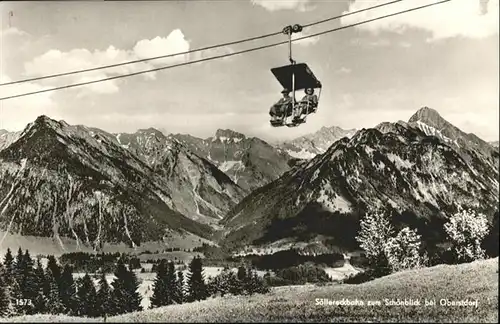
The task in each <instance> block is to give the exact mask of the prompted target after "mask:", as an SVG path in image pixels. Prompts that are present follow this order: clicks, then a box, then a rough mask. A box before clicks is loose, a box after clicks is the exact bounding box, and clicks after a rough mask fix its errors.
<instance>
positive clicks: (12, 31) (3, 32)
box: [0, 27, 29, 37]
mask: <svg viewBox="0 0 500 324" xmlns="http://www.w3.org/2000/svg"><path fill="white" fill-rule="evenodd" d="M28 35H29V34H28V33H27V32H25V31H22V30H19V29H17V28H16V27H9V28H7V29H5V30H1V31H0V37H7V36H28Z"/></svg>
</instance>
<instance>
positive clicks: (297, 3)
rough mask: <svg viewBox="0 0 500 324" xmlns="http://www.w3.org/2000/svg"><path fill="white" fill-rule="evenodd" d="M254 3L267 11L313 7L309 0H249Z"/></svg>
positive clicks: (308, 8) (299, 9)
mask: <svg viewBox="0 0 500 324" xmlns="http://www.w3.org/2000/svg"><path fill="white" fill-rule="evenodd" d="M251 1H252V3H253V4H254V5H258V6H261V7H264V8H266V9H267V10H269V11H278V10H296V11H299V12H305V11H310V10H312V9H314V8H313V7H312V6H311V5H310V1H309V0H251Z"/></svg>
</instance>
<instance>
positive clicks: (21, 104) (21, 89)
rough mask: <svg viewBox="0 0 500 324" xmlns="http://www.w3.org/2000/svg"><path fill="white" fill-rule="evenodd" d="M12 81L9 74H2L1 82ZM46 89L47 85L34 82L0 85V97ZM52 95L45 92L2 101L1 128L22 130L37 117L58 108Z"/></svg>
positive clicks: (0, 111) (0, 106)
mask: <svg viewBox="0 0 500 324" xmlns="http://www.w3.org/2000/svg"><path fill="white" fill-rule="evenodd" d="M11 81H12V79H10V78H9V77H8V76H7V75H0V83H7V82H11ZM44 89H47V87H44V86H41V85H39V84H36V83H32V82H26V83H20V84H13V85H7V86H0V97H2V98H4V97H9V96H14V95H17V94H22V93H26V92H34V91H40V90H44ZM52 95H53V93H52V92H43V93H39V94H36V95H32V96H26V97H19V98H13V99H7V100H2V101H0V129H2V128H4V129H7V130H12V131H14V130H15V131H17V130H21V129H23V128H24V127H25V126H26V123H27V122H29V121H32V120H34V119H36V118H37V117H38V116H40V115H42V114H49V113H52V112H53V111H54V109H56V108H57V104H56V103H55V101H54V100H53V98H52ZM20 112H22V113H20ZM52 114H53V113H52ZM20 116H22V118H20Z"/></svg>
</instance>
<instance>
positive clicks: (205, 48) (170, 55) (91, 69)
mask: <svg viewBox="0 0 500 324" xmlns="http://www.w3.org/2000/svg"><path fill="white" fill-rule="evenodd" d="M402 1H404V0H395V1H391V2H387V3H383V4H379V5H376V6H373V7H368V8H364V9H360V10H356V11H352V12H349V13H346V14H342V15H339V16H335V17H330V18H327V19H323V20H320V21H316V22H313V23H309V24H307V25H304V26H303V27H310V26H314V25H318V24H322V23H325V22H328V21H331V20H335V19H339V18H342V17H346V16H350V15H354V14H357V13H360V12H364V11H369V10H373V9H376V8H380V7H384V6H387V5H390V4H394V3H396V2H402ZM281 33H282V31H279V32H274V33H270V34H265V35H260V36H254V37H250V38H245V39H240V40H236V41H231V42H227V43H221V44H217V45H211V46H206V47H201V48H196V49H192V50H189V51H185V52H178V53H172V54H166V55H161V56H155V57H149V58H144V59H139V60H133V61H127V62H122V63H116V64H111V65H103V66H98V67H94V68H88V69H81V70H75V71H70V72H63V73H56V74H51V75H45V76H40V77H34V78H30V79H23V80H16V81H10V82H5V83H0V86H6V85H11V84H18V83H23V82H31V81H37V80H44V79H51V78H56V77H62V76H67V75H73V74H78V73H85V72H91V71H98V70H102V69H109V68H114V67H118V66H123V65H129V64H135V63H141V62H147V61H153V60H158V59H164V58H170V57H174V56H179V55H187V54H191V53H196V52H201V51H206V50H211V49H216V48H219V47H224V46H230V45H237V44H242V43H247V42H251V41H255V40H259V39H264V38H269V37H272V36H277V35H280V34H281Z"/></svg>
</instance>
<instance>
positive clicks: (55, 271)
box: [0, 249, 141, 316]
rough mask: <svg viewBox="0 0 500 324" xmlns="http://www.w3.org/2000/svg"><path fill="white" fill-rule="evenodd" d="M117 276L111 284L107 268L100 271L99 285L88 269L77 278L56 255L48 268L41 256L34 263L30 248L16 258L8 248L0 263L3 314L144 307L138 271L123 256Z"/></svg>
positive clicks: (114, 311) (0, 310) (100, 313)
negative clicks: (42, 262) (142, 305)
mask: <svg viewBox="0 0 500 324" xmlns="http://www.w3.org/2000/svg"><path fill="white" fill-rule="evenodd" d="M114 276H115V279H114V280H113V282H112V284H111V285H109V284H108V281H107V280H106V274H105V272H99V273H98V282H97V286H98V287H97V289H96V285H95V283H94V280H93V279H92V278H91V277H90V275H89V274H88V273H85V275H84V276H83V277H81V278H78V279H76V280H75V279H74V278H73V269H72V267H71V266H70V265H65V266H64V267H61V266H60V265H59V264H58V263H57V261H56V259H55V258H54V257H53V256H49V257H48V262H47V267H45V268H44V267H43V266H42V264H41V261H40V259H38V260H37V261H36V266H35V265H34V261H33V259H32V258H31V256H30V254H29V251H28V250H26V252H25V253H23V252H22V250H21V249H19V251H18V253H17V256H16V258H15V259H14V258H13V257H12V254H11V251H10V250H7V253H6V255H5V258H4V262H3V264H2V263H0V282H1V284H0V315H2V316H14V315H24V314H43V313H47V314H68V315H74V316H106V315H115V314H122V313H126V312H130V311H135V310H140V309H141V305H140V303H141V296H140V295H139V294H138V292H137V288H138V287H139V281H138V278H137V277H136V275H135V273H134V272H132V271H130V270H128V269H127V267H126V266H125V264H124V263H123V261H122V260H121V259H119V260H118V262H117V263H116V267H115V271H114Z"/></svg>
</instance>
